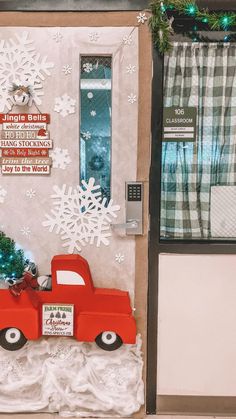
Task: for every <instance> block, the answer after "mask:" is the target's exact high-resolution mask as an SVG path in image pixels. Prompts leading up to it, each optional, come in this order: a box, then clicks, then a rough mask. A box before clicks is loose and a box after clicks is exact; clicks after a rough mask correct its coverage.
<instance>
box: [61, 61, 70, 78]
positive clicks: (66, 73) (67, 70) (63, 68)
mask: <svg viewBox="0 0 236 419" xmlns="http://www.w3.org/2000/svg"><path fill="white" fill-rule="evenodd" d="M62 72H63V73H64V74H65V76H68V74H71V72H72V67H71V66H70V65H69V64H67V65H63V67H62Z"/></svg>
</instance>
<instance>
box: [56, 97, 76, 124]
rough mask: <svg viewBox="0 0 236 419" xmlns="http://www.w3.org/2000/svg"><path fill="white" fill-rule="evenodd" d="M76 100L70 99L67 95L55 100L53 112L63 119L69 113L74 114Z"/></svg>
mask: <svg viewBox="0 0 236 419" xmlns="http://www.w3.org/2000/svg"><path fill="white" fill-rule="evenodd" d="M75 103H76V100H74V99H72V98H71V97H70V96H69V95H67V93H65V94H64V95H63V96H61V97H56V98H55V106H54V111H56V112H58V113H59V114H60V115H61V116H63V118H64V117H65V116H67V115H69V114H71V113H75Z"/></svg>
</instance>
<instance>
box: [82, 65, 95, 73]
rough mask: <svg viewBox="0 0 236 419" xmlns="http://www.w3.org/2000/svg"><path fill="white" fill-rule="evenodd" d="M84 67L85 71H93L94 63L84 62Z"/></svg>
mask: <svg viewBox="0 0 236 419" xmlns="http://www.w3.org/2000/svg"><path fill="white" fill-rule="evenodd" d="M83 69H84V71H85V73H91V71H93V64H91V63H84V64H83Z"/></svg>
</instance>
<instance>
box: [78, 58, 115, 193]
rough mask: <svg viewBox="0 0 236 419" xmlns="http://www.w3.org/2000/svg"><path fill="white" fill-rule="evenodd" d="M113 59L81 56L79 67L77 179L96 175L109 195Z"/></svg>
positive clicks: (97, 180)
mask: <svg viewBox="0 0 236 419" xmlns="http://www.w3.org/2000/svg"><path fill="white" fill-rule="evenodd" d="M111 65H112V59H111V57H107V56H82V57H81V67H80V180H85V181H88V179H89V178H91V177H93V178H95V181H96V184H97V185H100V186H101V192H102V195H103V197H105V198H107V200H108V201H109V199H110V195H111V76H112V70H111Z"/></svg>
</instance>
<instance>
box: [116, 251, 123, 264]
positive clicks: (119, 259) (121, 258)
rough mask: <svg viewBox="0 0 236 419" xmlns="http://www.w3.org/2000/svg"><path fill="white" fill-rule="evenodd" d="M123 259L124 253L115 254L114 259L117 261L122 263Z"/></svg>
mask: <svg viewBox="0 0 236 419" xmlns="http://www.w3.org/2000/svg"><path fill="white" fill-rule="evenodd" d="M124 260H125V255H123V254H122V253H117V254H116V256H115V261H116V262H117V263H122V262H124Z"/></svg>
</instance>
